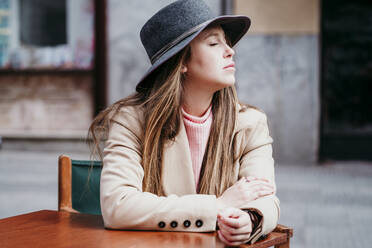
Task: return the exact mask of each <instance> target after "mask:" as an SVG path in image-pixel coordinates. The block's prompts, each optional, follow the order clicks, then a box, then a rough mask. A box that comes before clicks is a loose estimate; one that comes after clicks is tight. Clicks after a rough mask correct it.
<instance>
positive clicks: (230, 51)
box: [224, 44, 235, 58]
mask: <svg viewBox="0 0 372 248" xmlns="http://www.w3.org/2000/svg"><path fill="white" fill-rule="evenodd" d="M225 46H226V49H225V56H224V57H225V58H229V57H232V56H234V54H235V51H234V49H232V47H230V46H229V45H228V44H225Z"/></svg>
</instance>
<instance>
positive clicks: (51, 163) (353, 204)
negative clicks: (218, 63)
mask: <svg viewBox="0 0 372 248" xmlns="http://www.w3.org/2000/svg"><path fill="white" fill-rule="evenodd" d="M58 155H59V154H58V153H55V152H35V151H10V150H0V218H5V217H8V216H13V215H18V214H22V213H26V212H30V211H36V210H40V209H57V198H58V195H57V158H58ZM68 155H70V156H71V157H72V158H74V159H88V158H89V155H88V154H87V153H70V154H68ZM276 181H277V186H278V197H279V199H280V201H281V218H280V223H281V224H284V225H288V226H291V227H293V228H294V237H293V239H292V245H291V247H294V248H313V247H316V248H332V247H335V248H336V247H337V248H340V247H345V248H346V247H350V248H358V247H363V248H367V247H371V246H372V235H371V233H372V163H363V162H337V163H329V164H327V165H325V166H318V165H300V164H299V165H287V164H280V165H276Z"/></svg>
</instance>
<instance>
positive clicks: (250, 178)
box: [245, 176, 270, 182]
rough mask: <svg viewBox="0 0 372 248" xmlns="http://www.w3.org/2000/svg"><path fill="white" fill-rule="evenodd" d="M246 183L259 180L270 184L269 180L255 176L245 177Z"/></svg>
mask: <svg viewBox="0 0 372 248" xmlns="http://www.w3.org/2000/svg"><path fill="white" fill-rule="evenodd" d="M245 178H246V181H247V180H248V181H254V180H260V181H265V182H270V181H269V179H267V178H264V177H256V176H247V177H245Z"/></svg>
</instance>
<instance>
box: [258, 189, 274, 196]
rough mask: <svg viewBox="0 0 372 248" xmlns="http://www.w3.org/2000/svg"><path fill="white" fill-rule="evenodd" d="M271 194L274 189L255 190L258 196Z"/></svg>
mask: <svg viewBox="0 0 372 248" xmlns="http://www.w3.org/2000/svg"><path fill="white" fill-rule="evenodd" d="M273 194H274V191H272V190H260V191H258V192H257V195H258V196H259V197H263V196H268V195H273Z"/></svg>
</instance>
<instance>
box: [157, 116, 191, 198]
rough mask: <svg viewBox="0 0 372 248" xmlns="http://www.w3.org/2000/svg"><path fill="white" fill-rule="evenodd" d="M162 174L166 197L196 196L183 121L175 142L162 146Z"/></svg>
mask: <svg viewBox="0 0 372 248" xmlns="http://www.w3.org/2000/svg"><path fill="white" fill-rule="evenodd" d="M162 173H163V174H162V178H163V179H162V181H163V182H162V183H163V187H164V191H165V194H166V195H170V194H176V195H187V194H196V188H195V181H194V172H193V170H192V161H191V154H190V147H189V142H188V139H187V134H186V130H185V126H184V124H183V121H181V125H180V131H179V133H178V135H177V136H176V138H175V140H174V141H171V142H169V143H167V144H166V145H165V146H164V153H163V168H162Z"/></svg>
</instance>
